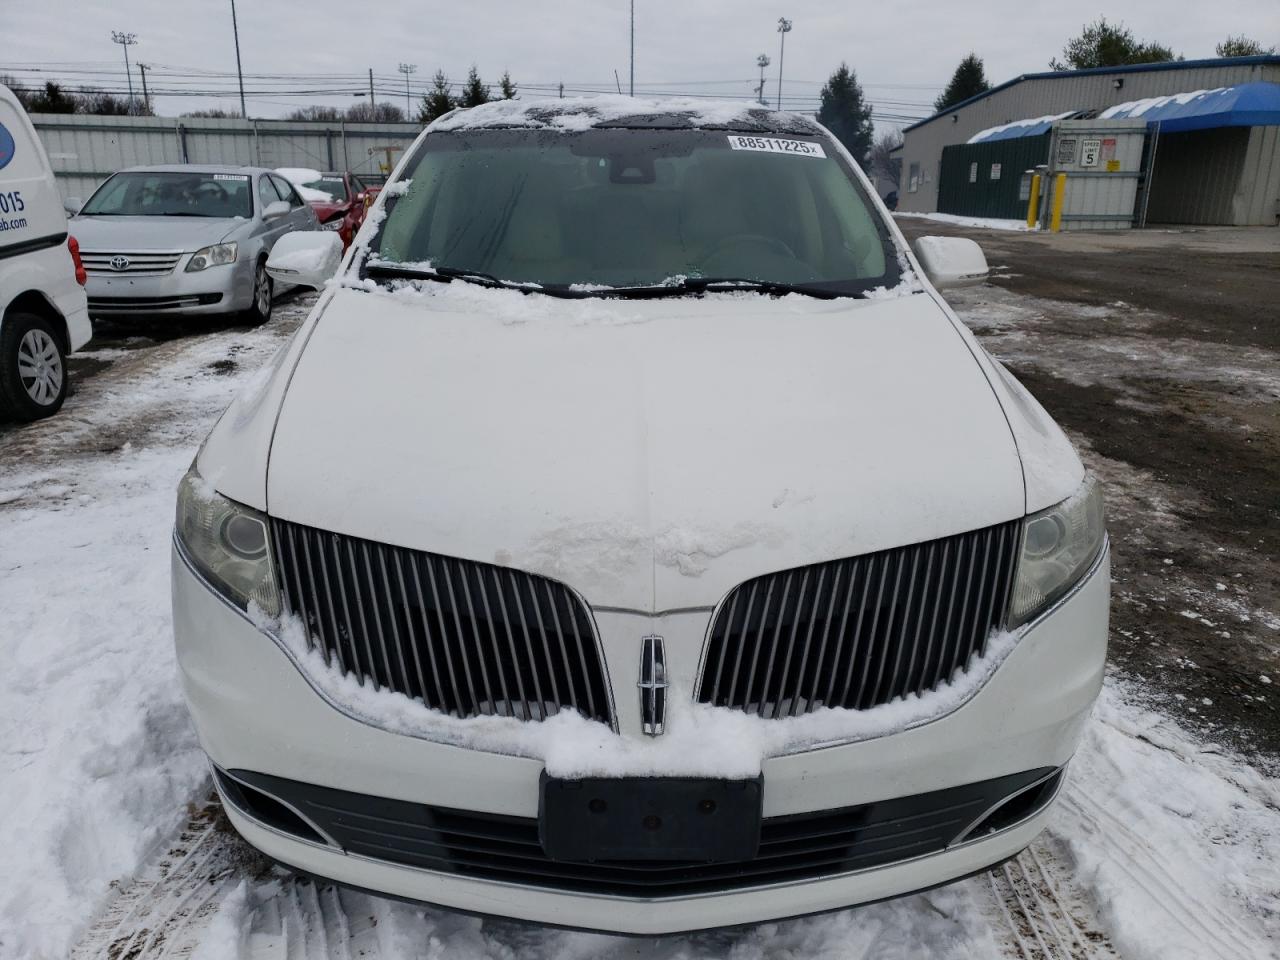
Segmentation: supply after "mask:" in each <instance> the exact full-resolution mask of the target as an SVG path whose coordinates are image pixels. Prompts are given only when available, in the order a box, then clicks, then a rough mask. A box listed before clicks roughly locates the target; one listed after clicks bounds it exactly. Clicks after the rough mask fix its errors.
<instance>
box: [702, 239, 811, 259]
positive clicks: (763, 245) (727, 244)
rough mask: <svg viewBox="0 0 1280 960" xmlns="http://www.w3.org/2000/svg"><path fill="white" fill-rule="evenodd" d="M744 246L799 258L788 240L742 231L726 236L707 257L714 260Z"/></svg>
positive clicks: (790, 257)
mask: <svg viewBox="0 0 1280 960" xmlns="http://www.w3.org/2000/svg"><path fill="white" fill-rule="evenodd" d="M742 247H757V248H760V249H764V250H768V251H769V252H770V253H774V254H781V255H782V256H784V257H787V258H789V259H791V260H799V259H800V258H799V257H797V256H796V254H795V251H794V250H792V249H791V248H790V247H789V246H787V244H786V242H785V241H783V240H780V239H778V238H777V237H766V236H765V235H764V234H762V233H740V234H737V235H736V236H732V237H725V238H724V239H723V240H721V241H720V242H719V243H717V244H716V245H715V246H714V247H713V248H712V249H711V252H710V253H708V254H707V255H706V257H705V259H706V260H714V259H716V258H717V257H719V256H720V255H721V254H724V253H728V252H730V251H732V250H736V249H739V248H742Z"/></svg>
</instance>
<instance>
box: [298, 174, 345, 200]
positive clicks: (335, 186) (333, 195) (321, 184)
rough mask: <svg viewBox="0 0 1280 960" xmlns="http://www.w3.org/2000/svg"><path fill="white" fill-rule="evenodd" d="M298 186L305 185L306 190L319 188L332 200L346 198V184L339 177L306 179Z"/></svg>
mask: <svg viewBox="0 0 1280 960" xmlns="http://www.w3.org/2000/svg"><path fill="white" fill-rule="evenodd" d="M299 186H303V187H306V188H307V189H308V190H319V191H321V192H323V193H325V194H328V196H329V197H330V199H333V200H339V201H341V200H346V199H347V185H346V184H345V183H343V182H342V178H341V177H321V178H320V179H319V180H308V181H307V182H306V183H303V184H299ZM317 199H318V198H317Z"/></svg>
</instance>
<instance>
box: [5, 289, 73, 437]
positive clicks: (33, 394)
mask: <svg viewBox="0 0 1280 960" xmlns="http://www.w3.org/2000/svg"><path fill="white" fill-rule="evenodd" d="M66 397H67V355H66V354H65V353H64V352H63V350H62V344H61V343H60V342H59V340H58V334H57V332H56V331H55V330H54V328H53V324H52V323H50V322H49V321H48V320H46V319H45V318H44V317H41V316H39V315H37V314H34V313H11V314H9V315H8V316H7V317H5V318H4V322H3V323H0V410H2V411H3V412H4V413H6V414H8V415H9V416H10V417H12V418H13V419H15V420H18V421H20V422H23V423H27V422H29V421H31V420H39V419H41V418H43V417H51V416H53V415H54V414H55V413H57V412H58V411H59V410H60V409H61V408H62V401H63V400H65V399H66Z"/></svg>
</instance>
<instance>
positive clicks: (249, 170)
mask: <svg viewBox="0 0 1280 960" xmlns="http://www.w3.org/2000/svg"><path fill="white" fill-rule="evenodd" d="M274 172H275V171H273V170H268V169H267V168H266V167H246V166H241V165H240V164H235V163H143V164H139V165H138V166H136V167H125V168H124V169H123V170H121V171H120V173H234V174H239V175H240V176H248V175H249V174H260V173H274Z"/></svg>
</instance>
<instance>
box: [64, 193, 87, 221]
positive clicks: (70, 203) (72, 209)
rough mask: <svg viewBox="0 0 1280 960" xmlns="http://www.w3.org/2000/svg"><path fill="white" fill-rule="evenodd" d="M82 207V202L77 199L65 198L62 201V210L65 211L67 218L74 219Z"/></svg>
mask: <svg viewBox="0 0 1280 960" xmlns="http://www.w3.org/2000/svg"><path fill="white" fill-rule="evenodd" d="M83 206H84V201H83V200H81V199H80V198H79V197H67V199H65V200H63V201H62V209H63V210H65V211H67V216H69V217H74V216H75V215H76V214H77V213H79V212H80V208H81V207H83Z"/></svg>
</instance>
